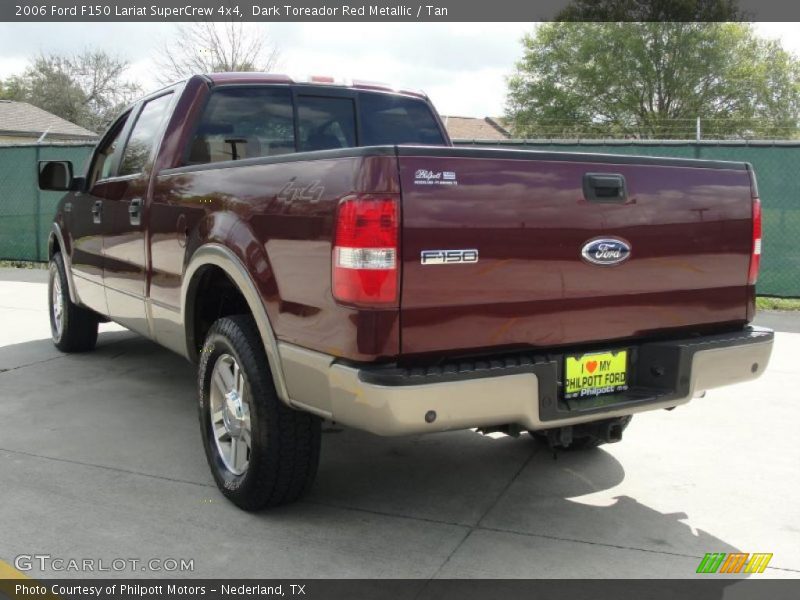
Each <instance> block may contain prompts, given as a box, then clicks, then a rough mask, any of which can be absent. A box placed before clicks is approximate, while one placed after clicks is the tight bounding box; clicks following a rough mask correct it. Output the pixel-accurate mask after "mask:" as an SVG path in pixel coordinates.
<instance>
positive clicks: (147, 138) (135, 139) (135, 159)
mask: <svg viewBox="0 0 800 600" xmlns="http://www.w3.org/2000/svg"><path fill="white" fill-rule="evenodd" d="M171 100H172V93H169V94H164V95H163V96H159V97H158V98H154V99H153V100H150V101H148V102H146V103H145V105H144V106H143V107H142V110H141V112H140V113H139V116H138V117H137V118H136V124H135V125H134V126H133V130H132V131H131V135H130V138H129V139H128V143H127V145H126V146H125V152H124V153H123V155H122V162H121V163H120V165H119V173H118V174H119V175H133V174H135V173H141V172H142V171H143V170H144V166H145V164H146V163H147V160H148V159H149V158H150V153H151V152H152V151H153V148H155V146H156V141H157V140H158V138H159V136H160V135H161V128H162V125H163V124H164V121H165V120H166V118H167V115H168V114H169V105H170V101H171Z"/></svg>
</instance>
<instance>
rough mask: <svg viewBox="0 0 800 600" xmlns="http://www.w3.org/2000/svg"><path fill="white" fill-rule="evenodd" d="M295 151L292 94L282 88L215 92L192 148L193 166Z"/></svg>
mask: <svg viewBox="0 0 800 600" xmlns="http://www.w3.org/2000/svg"><path fill="white" fill-rule="evenodd" d="M291 152H294V121H293V115H292V93H291V91H290V90H289V89H288V88H279V87H263V86H262V87H230V88H224V87H222V88H218V89H216V90H214V91H213V92H212V94H211V97H210V98H209V100H208V104H207V105H206V108H205V111H204V112H203V116H202V117H201V118H200V122H199V124H198V126H197V131H195V134H194V136H193V137H192V140H191V142H190V145H189V153H188V160H187V162H188V163H189V164H203V163H209V162H219V161H224V160H239V159H243V158H254V157H258V156H275V155H278V154H288V153H291Z"/></svg>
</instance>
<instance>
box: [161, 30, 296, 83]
mask: <svg viewBox="0 0 800 600" xmlns="http://www.w3.org/2000/svg"><path fill="white" fill-rule="evenodd" d="M279 56H280V52H279V50H278V47H277V46H276V45H275V44H274V43H272V42H270V41H269V38H268V37H267V36H266V34H265V33H264V32H263V30H262V29H260V28H259V29H257V30H253V29H245V28H244V26H243V25H242V24H241V23H209V22H198V23H192V24H190V25H178V26H177V27H176V35H175V38H174V40H173V41H170V42H167V43H166V44H165V45H164V46H163V47H162V48H161V50H160V52H159V56H158V57H157V59H156V64H157V65H158V68H159V71H160V73H159V75H158V79H159V81H160V82H161V83H163V84H164V85H167V84H170V83H173V82H175V81H178V80H180V79H184V78H186V77H190V76H191V75H196V74H198V73H220V72H225V71H270V70H272V69H274V68H275V67H276V66H277V63H278V59H279Z"/></svg>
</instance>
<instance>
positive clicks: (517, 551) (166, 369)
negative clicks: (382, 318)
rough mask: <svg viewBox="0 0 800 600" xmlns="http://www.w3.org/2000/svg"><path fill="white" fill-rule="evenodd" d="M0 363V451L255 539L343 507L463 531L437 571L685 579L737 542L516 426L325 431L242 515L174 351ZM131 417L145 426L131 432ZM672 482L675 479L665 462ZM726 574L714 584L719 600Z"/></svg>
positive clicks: (29, 354)
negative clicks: (307, 457)
mask: <svg viewBox="0 0 800 600" xmlns="http://www.w3.org/2000/svg"><path fill="white" fill-rule="evenodd" d="M26 365H27V366H26ZM0 369H7V371H6V372H2V373H0V378H2V379H1V380H0V384H1V386H2V387H0V389H2V392H0V397H1V398H0V400H1V401H2V403H1V404H0V416H1V417H2V420H3V421H4V423H5V424H4V425H3V424H0V435H1V437H2V440H3V442H2V446H3V447H4V448H6V449H9V450H12V451H19V452H35V453H37V454H39V453H40V454H42V455H44V456H53V455H58V456H59V457H61V458H63V459H66V460H74V461H82V462H85V463H89V464H96V465H101V466H104V467H110V468H119V469H125V470H128V471H130V472H136V473H142V474H145V475H147V474H149V475H153V476H156V477H160V478H174V479H175V480H177V481H187V482H190V483H193V484H194V485H193V486H189V488H190V489H191V492H187V493H191V494H196V495H198V497H199V496H203V497H211V498H212V499H214V503H213V504H212V505H210V507H209V505H206V508H205V509H204V510H214V511H215V512H219V514H220V515H221V517H222V518H224V519H225V520H226V521H227V522H229V523H232V524H234V525H235V527H236V528H243V530H246V531H247V533H248V534H250V533H252V534H254V535H255V534H259V535H261V534H263V539H264V540H268V539H269V536H270V532H271V531H276V530H277V531H286V532H287V535H288V532H289V531H292V530H293V529H300V530H303V529H308V527H309V526H310V525H309V523H315V525H314V527H315V531H316V534H315V535H316V536H319V537H320V538H321V539H326V538H331V539H336V538H337V537H339V536H341V535H343V534H342V531H341V528H342V523H343V522H344V523H346V522H350V520H352V519H359V515H364V516H365V517H366V516H367V515H369V518H373V517H375V518H379V517H380V518H382V517H386V518H387V519H389V523H390V527H394V528H396V532H397V533H396V535H398V536H401V535H403V534H402V530H403V529H404V528H405V527H407V526H408V525H409V524H412V523H413V525H414V526H415V527H420V526H423V527H425V526H426V524H429V525H430V527H443V526H446V527H447V528H449V529H450V530H453V529H455V530H458V529H460V530H462V531H463V532H464V537H463V541H462V542H461V543H460V544H459V545H458V549H457V551H454V552H453V553H452V555H451V556H450V557H449V558H448V559H447V561H446V562H445V563H444V564H443V565H442V566H441V567H439V570H438V571H437V573H438V575H440V576H442V577H449V578H459V577H484V578H575V577H580V578H669V577H680V578H685V577H692V576H694V575H695V571H696V568H697V566H698V564H699V562H700V560H701V558H702V557H703V555H704V554H705V553H707V552H725V553H733V552H738V549H737V548H735V547H734V546H733V545H731V544H729V543H727V542H725V541H724V540H722V539H719V538H718V537H715V536H714V535H712V534H710V533H708V532H706V531H703V530H693V529H692V528H691V527H690V526H689V525H688V524H687V523H686V522H685V520H686V519H687V518H688V517H687V515H686V514H683V513H680V512H661V511H659V510H657V509H655V508H653V507H651V506H648V505H647V503H646V502H644V501H642V500H641V499H640V498H639V497H638V496H639V494H638V493H637V492H636V490H643V489H646V487H647V486H648V482H631V481H627V480H626V476H625V469H624V467H623V465H622V464H621V463H620V462H619V461H618V460H617V459H616V458H615V456H614V452H615V451H614V447H613V446H610V447H608V450H605V449H597V450H593V451H587V452H559V453H558V454H557V456H556V458H555V459H554V457H553V454H552V452H551V451H550V450H549V449H548V448H547V447H546V445H543V444H541V443H538V442H535V441H534V440H533V439H531V438H530V437H528V436H527V435H523V436H521V437H520V438H518V439H515V438H511V437H505V436H503V437H498V438H493V437H490V436H481V435H478V434H477V433H474V432H471V431H458V432H450V433H442V434H435V435H427V436H411V437H403V438H380V437H377V436H373V435H370V434H366V433H362V432H358V431H354V430H349V429H344V428H341V427H338V426H336V425H326V426H325V428H324V430H325V432H324V434H323V450H322V460H321V463H320V468H319V474H318V477H317V480H316V483H315V485H314V486H313V488H312V489H311V491H310V493H309V495H308V496H307V498H306V499H305V500H304V501H302V502H300V503H298V504H295V505H292V506H287V507H282V508H280V509H278V510H274V511H269V512H264V513H260V514H256V515H253V514H249V513H243V512H241V511H238V510H235V509H232V508H231V507H230V505H228V504H227V503H226V502H225V501H224V500H223V499H222V496H221V495H220V494H219V493H218V492H217V490H216V489H215V488H214V487H213V482H212V481H211V477H210V474H209V473H208V469H207V466H206V464H205V457H204V455H203V451H202V446H201V442H200V436H199V433H198V432H197V415H196V401H195V391H194V386H195V382H194V369H193V368H192V366H191V365H189V364H188V363H187V362H186V361H185V360H183V359H182V358H180V357H178V356H176V355H173V354H171V353H170V352H168V351H166V350H163V349H161V348H160V347H158V346H157V345H155V344H154V343H152V342H149V341H147V340H144V339H143V338H140V337H138V336H136V335H134V334H131V333H129V332H119V331H118V332H107V333H102V334H101V336H100V343H99V346H98V349H97V350H96V351H95V352H94V353H90V354H86V355H71V356H64V355H59V354H58V353H54V352H53V350H52V346H51V343H50V341H49V340H36V341H31V342H25V343H22V344H15V345H10V346H5V347H2V348H0ZM55 399H57V402H56V401H54V400H55ZM26 414H36V415H37V418H36V420H35V422H34V421H32V420H29V419H25V418H21V417H22V416H24V415H26ZM133 422H139V423H147V427H142V428H140V429H138V430H137V432H136V434H135V435H133V434H132V431H131V423H133ZM635 426H636V423H635V421H634V423H633V424H632V427H635ZM87 435H91V436H92V437H93V444H92V445H91V446H88V447H87V445H86V443H85V440H86V438H87ZM625 443H628V442H626V440H623V441H622V444H625ZM680 477H686V478H691V473H685V470H682V467H681V466H680V465H676V479H677V478H680ZM682 481H684V480H683V479H678V480H676V482H675V485H681V483H682ZM198 484H199V485H198ZM615 488H619V490H617V489H615ZM687 489H688V488H687ZM645 495H646V494H642V496H645ZM711 497H712V496H711V494H709V498H711ZM673 498H674V497H673ZM186 502H187V503H191V502H197V500H196V499H195V500H192V499H191V498H187V499H186ZM343 515H349V516H347V517H345V516H343ZM376 516H377V517H376ZM203 519H208V516H207V515H206V516H204V517H203ZM392 524H393V525H392ZM319 527H322V528H323V530H326V531H322V532H320V531H318V528H319ZM434 571H436V569H435V568H434ZM715 577H719V576H714V575H706V576H705V578H706V579H709V578H712V579H713V578H715ZM715 581H716V579H715ZM731 583H732V581H731V580H729V579H722V578H719V580H718V584H719V585H718V591H719V596H721V595H722V590H723V588H724V586H725V585H730V584H731ZM716 585H717V584H716V583H715V584H714V585H712V587H713V588H714V590H716V589H717V588H716V587H714V586H716ZM495 591H496V590H495ZM715 594H716V591H713V593H711V595H710V596H709V595H706V597H715ZM462 597H465V596H462ZM483 597H485V594H484V596H483Z"/></svg>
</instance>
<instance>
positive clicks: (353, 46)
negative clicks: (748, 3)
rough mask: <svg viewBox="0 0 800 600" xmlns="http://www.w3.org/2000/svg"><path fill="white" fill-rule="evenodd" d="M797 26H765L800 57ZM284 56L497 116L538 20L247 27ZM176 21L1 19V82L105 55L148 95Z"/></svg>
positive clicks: (282, 67)
mask: <svg viewBox="0 0 800 600" xmlns="http://www.w3.org/2000/svg"><path fill="white" fill-rule="evenodd" d="M797 25H798V24H797V23H758V24H757V25H756V27H757V30H758V32H759V33H760V34H761V35H764V36H766V37H771V38H778V39H780V40H781V42H782V43H783V46H784V48H786V49H787V50H790V51H792V52H794V53H795V54H797V55H798V56H800V36H798V35H797ZM245 27H249V28H252V29H254V30H256V31H264V32H266V34H267V36H269V37H270V38H271V39H272V40H274V42H275V43H276V44H277V46H278V47H279V48H280V51H281V59H280V64H279V67H278V68H277V69H275V70H276V71H277V72H280V73H286V74H289V75H292V76H298V77H304V76H308V75H332V76H334V77H336V78H344V79H364V80H370V81H380V82H385V83H388V84H390V85H393V86H395V87H398V88H400V87H403V88H413V89H420V90H424V91H425V92H427V93H428V95H429V96H430V97H431V100H432V101H433V103H434V104H435V105H436V107H437V108H438V110H439V112H440V113H441V114H443V115H451V116H470V117H485V116H499V115H502V114H503V112H504V107H505V89H506V85H505V81H506V77H507V76H508V75H510V74H511V72H512V71H513V69H514V64H515V63H516V61H518V60H519V59H520V57H521V55H522V46H521V44H520V40H521V39H522V36H523V35H524V34H525V33H526V32H530V31H533V29H534V27H535V25H534V24H531V23H353V24H348V23H273V24H258V23H248V24H245ZM174 30H175V25H174V24H171V23H102V24H85V23H15V24H11V23H2V24H0V78H5V77H8V76H9V75H12V74H15V73H20V72H22V71H23V70H24V68H25V65H26V63H27V62H28V60H29V59H30V57H31V56H35V55H37V54H39V53H41V52H44V53H59V54H61V53H75V52H80V51H81V50H83V49H86V48H92V49H102V50H105V51H106V52H108V53H110V54H114V55H117V56H119V57H121V58H124V59H125V60H127V61H129V62H130V64H131V67H130V70H129V71H128V77H129V78H130V79H133V80H136V81H138V82H139V83H140V84H141V86H142V88H143V89H144V90H145V91H149V90H152V89H156V88H158V87H160V86H159V84H158V82H157V80H156V77H155V75H154V71H155V67H154V62H153V61H154V57H155V56H156V54H157V52H158V49H159V48H160V47H161V46H162V45H163V42H164V40H165V39H169V38H170V37H171V36H173V35H174Z"/></svg>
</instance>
